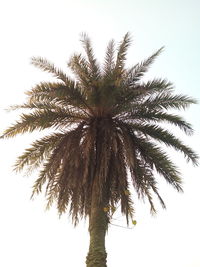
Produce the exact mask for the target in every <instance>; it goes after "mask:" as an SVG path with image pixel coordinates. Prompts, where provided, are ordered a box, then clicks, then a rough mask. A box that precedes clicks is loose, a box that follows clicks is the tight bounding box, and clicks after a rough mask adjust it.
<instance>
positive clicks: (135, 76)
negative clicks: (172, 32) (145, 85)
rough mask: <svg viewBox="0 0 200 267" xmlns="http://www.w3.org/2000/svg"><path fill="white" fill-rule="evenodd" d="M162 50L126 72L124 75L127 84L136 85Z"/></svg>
mask: <svg viewBox="0 0 200 267" xmlns="http://www.w3.org/2000/svg"><path fill="white" fill-rule="evenodd" d="M163 49H164V47H161V48H160V49H159V50H158V51H156V52H155V53H154V54H153V55H152V56H150V57H149V58H148V59H146V60H144V61H143V62H141V63H138V64H136V65H135V66H134V67H132V68H131V69H130V70H128V71H127V74H126V75H127V76H128V79H129V84H136V83H137V82H138V81H139V80H140V79H141V78H142V77H143V76H144V74H145V73H146V72H147V71H148V69H149V67H150V66H151V64H152V63H153V62H154V61H155V59H156V58H157V57H158V56H159V55H160V53H161V52H162V51H163Z"/></svg>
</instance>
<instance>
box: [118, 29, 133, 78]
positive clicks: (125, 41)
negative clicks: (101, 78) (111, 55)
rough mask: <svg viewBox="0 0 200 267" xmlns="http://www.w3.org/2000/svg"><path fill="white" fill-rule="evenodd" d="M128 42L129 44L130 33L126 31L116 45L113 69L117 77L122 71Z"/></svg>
mask: <svg viewBox="0 0 200 267" xmlns="http://www.w3.org/2000/svg"><path fill="white" fill-rule="evenodd" d="M130 44H131V38H130V34H129V33H126V34H125V36H124V38H123V40H122V42H121V43H120V44H119V47H118V53H117V59H116V64H115V70H114V71H115V74H116V78H117V79H118V78H120V77H121V75H122V73H123V72H124V63H125V60H126V54H127V50H128V47H129V46H130Z"/></svg>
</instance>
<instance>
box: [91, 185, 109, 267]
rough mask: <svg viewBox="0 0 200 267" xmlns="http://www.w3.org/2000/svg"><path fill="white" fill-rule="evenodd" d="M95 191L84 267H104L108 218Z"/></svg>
mask: <svg viewBox="0 0 200 267" xmlns="http://www.w3.org/2000/svg"><path fill="white" fill-rule="evenodd" d="M95 191H96V190H94V191H93V193H92V203H91V213H90V216H89V234H90V246H89V252H88V255H87V258H86V266H87V267H106V266H107V264H106V258H107V253H106V249H105V235H106V231H107V228H108V217H107V214H106V212H105V211H104V204H103V201H102V202H101V203H100V202H99V199H98V196H97V194H95V193H96V192H95Z"/></svg>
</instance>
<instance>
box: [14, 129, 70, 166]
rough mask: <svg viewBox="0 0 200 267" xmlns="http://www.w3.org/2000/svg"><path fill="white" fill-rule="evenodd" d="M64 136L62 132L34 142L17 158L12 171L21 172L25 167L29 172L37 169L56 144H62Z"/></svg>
mask: <svg viewBox="0 0 200 267" xmlns="http://www.w3.org/2000/svg"><path fill="white" fill-rule="evenodd" d="M65 136H66V133H64V132H63V133H54V134H51V135H49V136H45V137H43V138H41V139H39V140H36V141H34V142H33V144H32V145H31V147H30V148H27V149H26V150H25V152H24V153H23V154H22V155H21V156H19V157H18V159H17V161H16V163H15V165H14V170H15V171H22V170H23V169H24V167H25V166H30V167H31V170H34V169H36V168H38V167H39V166H40V164H41V163H42V162H43V161H44V160H45V159H46V158H48V157H49V156H50V153H51V152H52V150H53V149H54V148H55V147H56V145H57V143H59V142H62V139H63V138H64V137H65ZM29 170H30V169H29Z"/></svg>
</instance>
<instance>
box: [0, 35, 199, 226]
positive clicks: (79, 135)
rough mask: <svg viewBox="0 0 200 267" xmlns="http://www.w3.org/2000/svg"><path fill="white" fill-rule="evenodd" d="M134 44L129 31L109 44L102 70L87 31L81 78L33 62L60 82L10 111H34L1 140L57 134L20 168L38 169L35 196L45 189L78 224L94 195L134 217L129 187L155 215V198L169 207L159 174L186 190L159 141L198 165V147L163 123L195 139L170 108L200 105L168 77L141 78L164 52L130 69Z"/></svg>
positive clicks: (38, 144)
mask: <svg viewBox="0 0 200 267" xmlns="http://www.w3.org/2000/svg"><path fill="white" fill-rule="evenodd" d="M130 43H131V41H130V36H129V34H128V33H127V34H126V35H125V36H124V38H123V40H122V42H121V43H120V44H119V45H118V48H117V49H115V44H114V41H110V43H109V44H108V46H107V50H106V55H105V60H104V65H103V67H102V68H100V66H99V64H98V63H97V60H96V58H95V57H94V54H93V49H92V46H91V41H90V39H89V38H88V36H87V35H85V34H83V36H82V44H83V47H84V50H85V52H86V56H85V57H84V56H82V55H81V54H74V55H73V56H72V57H71V58H70V61H69V64H68V65H69V67H70V69H71V70H72V71H73V73H74V74H75V79H74V80H73V79H72V78H70V77H68V76H67V75H66V74H64V73H63V72H62V71H61V70H60V69H57V68H56V67H55V66H54V65H53V64H52V63H50V62H49V61H47V60H46V59H44V58H32V64H33V65H35V66H36V67H39V68H40V69H42V70H44V71H47V72H49V73H51V74H53V76H55V77H56V78H57V80H56V82H41V83H40V84H38V85H36V86H35V87H34V88H33V89H31V90H30V91H28V92H27V102H26V103H25V104H22V105H16V106H13V107H12V109H26V110H27V111H28V112H26V113H23V114H22V115H21V117H20V119H19V120H18V121H17V122H16V123H15V124H14V125H12V126H11V127H9V128H8V129H7V130H6V131H5V132H4V134H3V136H2V137H4V138H9V137H14V136H15V135H17V134H23V133H25V132H32V131H34V130H43V129H46V128H53V129H55V131H54V132H53V133H50V134H49V135H47V136H45V137H43V138H41V139H39V140H36V141H35V142H34V143H33V144H32V145H31V147H30V148H28V149H26V150H25V152H24V153H23V154H22V155H21V156H20V157H19V158H18V160H17V162H16V164H15V170H16V171H20V170H22V169H24V167H26V166H28V167H29V169H30V170H33V169H35V168H38V167H40V173H39V177H38V179H37V180H36V181H35V184H34V187H33V195H34V194H35V193H36V194H37V193H39V192H41V190H42V187H43V186H46V197H47V205H48V207H49V206H51V204H52V203H53V201H56V203H57V208H58V211H59V213H60V214H62V213H63V212H65V211H66V210H67V209H68V208H69V212H70V214H71V215H72V219H73V222H74V223H75V224H76V223H77V222H78V220H79V218H82V217H83V216H84V217H87V216H88V215H89V214H90V212H91V201H92V194H94V190H95V194H96V196H97V197H98V200H99V202H102V201H103V203H104V207H105V208H106V211H107V212H108V214H109V212H110V213H112V212H113V210H114V209H115V207H116V205H117V204H118V203H119V204H120V206H121V212H122V214H124V215H125V216H126V218H127V222H128V219H129V218H132V216H133V212H134V207H133V201H132V198H131V195H130V191H129V186H130V184H131V183H132V184H133V186H134V188H135V190H136V192H137V193H138V196H139V197H142V198H147V199H148V200H149V203H150V206H151V211H152V212H155V207H154V203H153V199H152V194H153V193H154V194H156V195H157V197H158V198H159V200H160V202H161V204H162V206H163V207H165V204H164V201H163V200H162V198H161V196H160V195H159V193H158V189H157V183H156V180H155V173H156V172H157V173H158V174H159V175H161V176H162V177H163V178H164V179H165V180H166V181H167V182H168V183H169V184H171V185H172V186H173V187H174V188H175V189H177V190H178V191H181V190H182V188H181V177H180V173H179V171H178V170H177V167H176V166H175V165H174V163H173V162H172V161H171V160H170V159H169V157H168V155H167V154H166V152H165V151H164V150H163V148H162V147H161V146H159V144H158V141H159V142H160V143H163V144H165V145H166V146H169V147H172V148H174V149H175V150H177V151H179V152H181V153H183V154H184V156H185V157H186V159H187V160H190V161H192V162H193V163H194V164H195V165H196V164H197V155H196V154H195V153H194V152H193V151H192V149H191V148H189V147H188V146H186V145H185V144H183V143H182V142H181V141H180V140H179V139H178V138H177V137H176V136H175V135H174V134H172V133H170V132H169V131H168V130H166V129H164V128H163V127H162V126H161V124H160V123H162V122H166V123H170V124H172V125H175V126H177V127H178V128H180V129H181V130H183V132H184V133H185V134H192V132H193V130H192V127H191V125H190V124H189V123H187V122H186V121H185V120H184V119H183V118H182V117H180V116H178V115H174V114H172V113H169V112H168V110H170V109H177V110H179V109H181V108H183V109H185V108H187V107H188V106H189V105H190V104H193V103H196V101H195V100H194V99H192V98H190V97H188V96H185V95H175V94H174V92H173V85H172V83H171V82H169V81H167V80H165V79H153V80H151V81H148V82H143V81H142V78H143V76H144V74H145V73H146V72H147V70H148V68H149V67H150V65H151V64H152V63H153V62H154V60H155V58H156V57H157V56H158V55H159V54H160V53H161V51H162V48H161V49H159V50H158V51H157V52H155V53H154V54H153V55H152V56H150V57H149V58H148V59H147V60H145V61H143V62H141V63H140V64H137V65H135V66H133V67H132V68H130V69H127V68H125V60H126V54H127V49H128V47H129V45H130ZM94 184H96V186H94ZM108 207H112V209H110V210H109V209H108Z"/></svg>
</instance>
